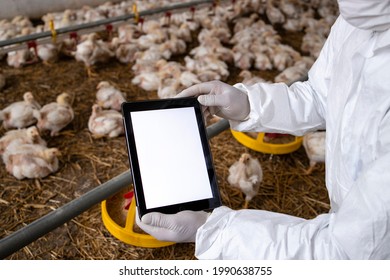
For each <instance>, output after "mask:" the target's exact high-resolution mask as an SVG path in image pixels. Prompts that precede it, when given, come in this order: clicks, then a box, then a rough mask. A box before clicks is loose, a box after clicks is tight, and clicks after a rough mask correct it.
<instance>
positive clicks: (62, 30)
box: [0, 0, 214, 48]
mask: <svg viewBox="0 0 390 280" xmlns="http://www.w3.org/2000/svg"><path fill="white" fill-rule="evenodd" d="M213 2H214V1H213V0H196V1H191V2H185V3H178V4H173V5H169V6H165V7H159V8H154V9H149V10H145V11H140V12H139V16H140V17H145V16H150V15H154V14H159V13H164V12H168V11H174V10H182V9H186V8H190V7H195V6H199V5H202V4H210V3H213ZM134 16H135V15H134V13H131V14H127V15H121V16H117V17H111V18H106V19H101V20H97V21H94V22H88V23H83V24H78V25H71V26H66V27H62V28H58V29H55V31H56V33H57V34H58V35H60V34H64V33H70V32H76V31H79V30H83V29H92V28H98V27H101V26H106V25H108V24H111V23H114V22H121V21H127V20H129V19H133V18H134ZM51 36H52V31H44V32H40V33H33V34H29V35H25V36H20V37H16V38H11V39H8V40H3V41H0V48H1V47H5V46H10V45H15V44H20V43H25V42H29V41H35V40H38V39H43V38H50V37H51Z"/></svg>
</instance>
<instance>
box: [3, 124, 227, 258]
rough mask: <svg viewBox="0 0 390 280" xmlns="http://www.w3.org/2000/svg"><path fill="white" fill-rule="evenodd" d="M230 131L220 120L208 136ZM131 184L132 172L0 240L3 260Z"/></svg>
mask: <svg viewBox="0 0 390 280" xmlns="http://www.w3.org/2000/svg"><path fill="white" fill-rule="evenodd" d="M228 128H229V122H228V121H227V120H224V119H223V120H221V121H219V122H217V123H215V124H213V125H211V126H209V127H207V137H208V138H209V139H210V138H212V137H214V136H217V135H218V134H219V133H221V132H223V131H224V130H226V129H228ZM131 183H132V177H131V173H130V171H126V172H124V173H122V174H120V175H118V176H116V177H115V178H113V179H111V180H109V181H107V182H105V183H103V184H101V185H100V186H98V187H96V188H94V189H93V190H91V191H89V192H87V193H85V194H84V195H82V196H80V197H79V198H76V199H74V200H72V201H70V202H69V203H67V204H65V205H63V206H61V207H60V208H57V209H56V210H54V211H52V212H50V213H49V214H47V215H45V216H43V217H41V218H39V219H38V220H35V221H34V222H32V223H30V224H28V225H27V226H25V227H23V228H21V229H19V230H18V231H15V232H13V233H12V234H10V235H8V236H6V237H4V238H3V239H1V240H0V259H4V258H6V257H8V256H9V255H11V254H13V253H15V252H16V251H18V250H20V249H21V248H23V247H24V246H27V245H28V244H30V243H31V242H33V241H35V240H37V239H38V238H40V237H42V236H43V235H45V234H47V233H49V232H51V231H52V230H54V229H56V228H57V227H59V226H61V225H63V224H64V223H66V222H68V221H69V220H71V219H72V218H75V217H77V216H78V215H80V214H81V213H83V212H85V211H87V210H88V209H90V208H91V207H93V206H94V205H96V204H97V203H100V202H101V201H103V200H106V199H108V198H109V197H111V196H112V195H114V194H116V193H118V192H119V191H120V190H122V189H124V188H125V187H127V186H129V185H130V184H131Z"/></svg>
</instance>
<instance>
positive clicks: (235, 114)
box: [176, 81, 250, 121]
mask: <svg viewBox="0 0 390 280" xmlns="http://www.w3.org/2000/svg"><path fill="white" fill-rule="evenodd" d="M190 96H199V97H198V101H199V103H200V104H202V105H203V106H206V114H207V113H209V114H211V115H217V116H219V117H221V118H224V119H228V120H233V121H243V120H245V118H246V117H247V116H248V115H249V112H250V106H249V100H248V96H247V95H246V94H245V93H244V92H242V91H241V90H239V89H237V88H235V87H233V86H230V85H228V84H225V83H223V82H221V81H211V82H205V83H201V84H196V85H193V86H191V87H189V88H187V89H185V90H183V91H182V92H180V93H179V94H178V95H176V97H190ZM207 110H208V112H207Z"/></svg>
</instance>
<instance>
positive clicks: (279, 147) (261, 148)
mask: <svg viewBox="0 0 390 280" xmlns="http://www.w3.org/2000/svg"><path fill="white" fill-rule="evenodd" d="M230 131H231V132H232V134H233V136H234V138H236V140H237V141H238V142H240V143H241V144H243V145H244V146H246V147H248V148H250V149H252V150H255V151H257V152H262V153H266V154H276V155H281V154H288V153H292V152H294V151H296V150H298V149H299V147H301V145H302V140H303V138H302V137H298V136H296V137H295V140H294V141H292V142H290V143H285V144H274V143H267V142H264V136H265V133H263V132H259V133H258V135H257V138H256V139H254V138H252V137H250V136H249V135H247V134H245V133H243V132H239V131H235V130H232V129H231V130H230Z"/></svg>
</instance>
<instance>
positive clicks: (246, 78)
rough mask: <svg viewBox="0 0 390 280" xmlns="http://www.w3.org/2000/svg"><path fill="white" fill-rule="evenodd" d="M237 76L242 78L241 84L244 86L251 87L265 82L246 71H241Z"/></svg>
mask: <svg viewBox="0 0 390 280" xmlns="http://www.w3.org/2000/svg"><path fill="white" fill-rule="evenodd" d="M238 76H239V77H240V78H242V79H243V80H242V82H241V83H243V84H244V85H246V86H252V85H254V84H257V83H265V82H266V80H264V79H263V78H261V77H259V76H253V75H252V73H251V72H250V71H248V70H242V71H241V72H240V73H239V74H238Z"/></svg>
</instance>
